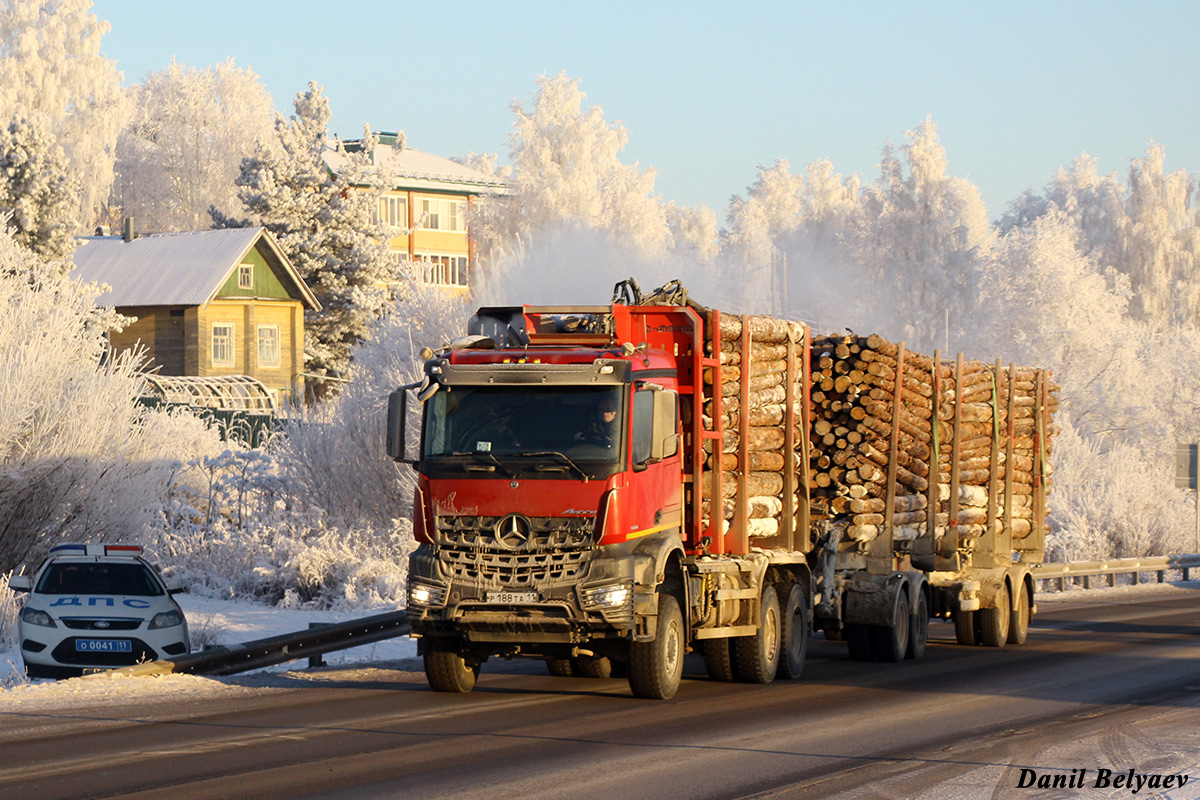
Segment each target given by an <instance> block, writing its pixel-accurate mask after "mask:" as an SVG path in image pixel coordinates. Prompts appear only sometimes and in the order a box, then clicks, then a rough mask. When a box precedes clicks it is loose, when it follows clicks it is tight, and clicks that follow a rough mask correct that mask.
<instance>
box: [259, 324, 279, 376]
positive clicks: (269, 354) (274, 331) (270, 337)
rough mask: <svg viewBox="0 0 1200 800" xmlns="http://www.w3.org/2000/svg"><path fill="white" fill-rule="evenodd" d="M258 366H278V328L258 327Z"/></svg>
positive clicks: (275, 326) (272, 326) (276, 326)
mask: <svg viewBox="0 0 1200 800" xmlns="http://www.w3.org/2000/svg"><path fill="white" fill-rule="evenodd" d="M258 365H259V366H260V367H278V366H279V326H278V325H259V326H258Z"/></svg>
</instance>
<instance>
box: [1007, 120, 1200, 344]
mask: <svg viewBox="0 0 1200 800" xmlns="http://www.w3.org/2000/svg"><path fill="white" fill-rule="evenodd" d="M1165 157H1166V153H1165V151H1164V149H1163V148H1162V147H1161V146H1160V145H1158V144H1155V143H1151V144H1150V147H1149V148H1148V149H1147V151H1146V154H1145V156H1144V157H1142V158H1137V159H1133V161H1132V163H1131V164H1130V168H1129V173H1128V184H1127V185H1124V186H1123V185H1122V184H1121V182H1120V181H1119V179H1118V178H1117V175H1116V173H1109V174H1107V175H1100V174H1098V172H1097V169H1096V166H1097V161H1096V159H1094V158H1091V157H1090V156H1088V155H1086V154H1084V155H1083V156H1080V157H1079V158H1078V159H1076V160H1075V161H1073V162H1071V164H1069V165H1067V166H1065V167H1063V168H1061V169H1059V170H1058V171H1057V172H1056V173H1055V175H1054V177H1053V178H1052V179H1051V181H1050V182H1049V183H1048V184H1047V186H1046V188H1045V190H1044V194H1042V195H1036V194H1033V193H1032V192H1027V193H1026V194H1024V195H1022V197H1020V198H1018V200H1017V201H1015V202H1014V203H1013V204H1011V205H1010V208H1009V213H1008V214H1006V215H1005V217H1004V218H1003V219H1002V220H1001V225H1002V227H1003V228H1004V229H1007V228H1011V227H1016V226H1026V225H1029V224H1031V223H1032V221H1033V220H1036V219H1037V218H1038V217H1040V216H1041V215H1043V214H1046V213H1049V212H1050V211H1051V210H1053V209H1058V210H1061V211H1063V212H1065V213H1066V214H1067V216H1068V218H1069V219H1071V221H1072V222H1073V223H1074V225H1075V226H1076V227H1077V228H1078V230H1079V232H1080V246H1081V249H1082V250H1083V252H1084V253H1085V254H1087V255H1089V256H1091V257H1093V258H1094V259H1096V261H1097V262H1098V263H1099V264H1101V265H1102V266H1106V267H1113V268H1114V269H1116V270H1117V271H1118V272H1120V273H1122V274H1124V275H1126V276H1128V277H1129V280H1130V282H1131V286H1132V289H1133V297H1132V299H1131V302H1130V312H1131V313H1132V315H1133V316H1134V318H1135V319H1139V320H1142V321H1145V322H1149V323H1151V324H1154V325H1174V324H1178V323H1187V324H1190V325H1195V324H1197V321H1198V320H1200V280H1198V279H1197V278H1196V270H1197V267H1200V219H1198V214H1197V211H1196V209H1194V208H1193V207H1192V204H1191V197H1192V192H1193V189H1194V185H1193V181H1192V179H1191V178H1189V177H1188V175H1187V173H1186V171H1184V170H1177V171H1175V172H1171V173H1168V172H1166V171H1165V168H1164V164H1165Z"/></svg>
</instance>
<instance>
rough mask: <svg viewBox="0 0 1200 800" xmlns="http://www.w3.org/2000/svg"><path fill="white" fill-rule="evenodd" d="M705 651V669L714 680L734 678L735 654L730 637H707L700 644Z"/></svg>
mask: <svg viewBox="0 0 1200 800" xmlns="http://www.w3.org/2000/svg"><path fill="white" fill-rule="evenodd" d="M700 648H701V651H702V652H703V653H704V670H705V671H706V672H707V673H708V677H709V678H710V679H711V680H714V681H724V682H725V683H729V682H730V681H732V680H733V654H732V652H731V645H730V640H729V639H705V640H704V643H703V644H702V645H700Z"/></svg>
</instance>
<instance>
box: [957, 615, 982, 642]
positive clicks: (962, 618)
mask: <svg viewBox="0 0 1200 800" xmlns="http://www.w3.org/2000/svg"><path fill="white" fill-rule="evenodd" d="M976 627H977V626H976V625H975V612H974V611H961V610H960V611H955V612H954V638H955V639H957V640H958V643H959V644H965V645H966V646H967V647H974V646H975V645H977V644H979V636H978V635H977V633H976V631H975V628H976Z"/></svg>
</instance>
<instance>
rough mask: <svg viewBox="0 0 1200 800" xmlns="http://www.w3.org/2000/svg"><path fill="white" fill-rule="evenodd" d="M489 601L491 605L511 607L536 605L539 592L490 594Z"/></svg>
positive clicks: (488, 594) (488, 595)
mask: <svg viewBox="0 0 1200 800" xmlns="http://www.w3.org/2000/svg"><path fill="white" fill-rule="evenodd" d="M487 601H488V602H489V603H505V604H510V605H517V604H520V603H536V602H537V601H538V594H537V592H488V593H487Z"/></svg>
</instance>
